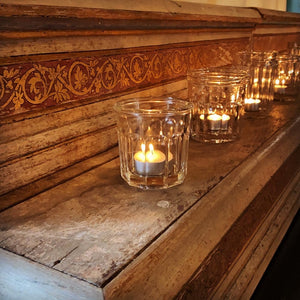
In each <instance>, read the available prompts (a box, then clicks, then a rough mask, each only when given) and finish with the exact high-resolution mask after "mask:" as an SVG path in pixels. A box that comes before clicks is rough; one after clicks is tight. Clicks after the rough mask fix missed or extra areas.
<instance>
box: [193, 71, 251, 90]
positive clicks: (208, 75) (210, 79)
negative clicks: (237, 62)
mask: <svg viewBox="0 0 300 300" xmlns="http://www.w3.org/2000/svg"><path fill="white" fill-rule="evenodd" d="M188 77H190V78H193V79H196V80H201V81H202V82H204V83H205V84H207V85H220V86H226V85H241V84H243V83H244V82H245V80H247V78H248V72H247V71H246V70H242V69H238V68H234V67H232V68H230V67H225V66H222V67H212V68H203V69H195V70H190V71H189V72H188Z"/></svg>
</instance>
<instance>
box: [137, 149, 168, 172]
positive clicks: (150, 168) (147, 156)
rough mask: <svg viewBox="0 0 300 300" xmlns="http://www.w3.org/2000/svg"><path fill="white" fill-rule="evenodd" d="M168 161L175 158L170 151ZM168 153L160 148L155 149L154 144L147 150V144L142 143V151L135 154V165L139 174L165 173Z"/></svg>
mask: <svg viewBox="0 0 300 300" xmlns="http://www.w3.org/2000/svg"><path fill="white" fill-rule="evenodd" d="M168 156H169V157H168V161H169V162H170V161H171V160H172V159H173V155H172V154H171V153H169V155H168ZM165 162H166V155H165V154H164V153H163V152H162V151H160V150H154V148H153V145H152V144H150V145H149V151H147V152H145V145H144V144H142V151H138V152H137V153H135V155H134V166H135V170H136V172H137V173H138V174H140V175H144V176H157V175H161V174H163V173H164V170H165Z"/></svg>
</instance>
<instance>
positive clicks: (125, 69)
mask: <svg viewBox="0 0 300 300" xmlns="http://www.w3.org/2000/svg"><path fill="white" fill-rule="evenodd" d="M247 42H248V40H247V39H237V40H226V41H225V40H223V41H215V42H212V41H210V42H209V43H207V42H202V43H197V44H195V43H193V44H185V45H170V46H167V47H166V46H165V47H151V48H150V49H149V48H147V49H142V48H137V49H136V51H132V49H131V50H125V49H124V52H122V53H120V52H118V53H115V54H114V53H112V54H107V52H105V53H103V54H101V52H100V54H99V52H97V53H96V54H95V53H94V52H90V53H88V54H86V55H85V56H82V57H78V56H77V57H75V58H72V57H71V55H70V58H64V59H61V58H59V57H58V56H57V55H56V56H55V57H53V59H51V60H50V59H49V60H46V61H44V60H42V59H40V61H39V62H36V61H34V62H24V63H18V64H10V65H4V66H0V115H7V114H18V113H21V112H26V111H30V110H36V109H41V108H45V107H50V106H56V105H59V104H62V103H68V102H75V101H82V100H88V99H95V97H98V98H99V99H101V98H104V97H106V96H108V95H115V94H118V93H123V92H127V91H132V90H136V89H141V88H147V87H151V86H153V85H160V84H164V83H167V82H171V81H174V80H178V79H180V78H182V77H184V76H186V73H187V70H189V69H194V68H200V67H206V66H221V65H226V64H230V63H231V61H232V54H233V53H236V52H237V51H239V50H242V49H244V48H245V47H246V46H247Z"/></svg>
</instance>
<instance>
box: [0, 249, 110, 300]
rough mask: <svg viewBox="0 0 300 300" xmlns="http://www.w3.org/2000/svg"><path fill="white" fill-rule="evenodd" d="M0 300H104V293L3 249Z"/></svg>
mask: <svg viewBox="0 0 300 300" xmlns="http://www.w3.org/2000/svg"><path fill="white" fill-rule="evenodd" d="M0 298H1V299H10V300H19V299H32V300H48V299H61V300H70V299H78V300H86V299H90V300H102V299H104V298H103V294H102V291H101V289H98V288H96V287H95V286H92V285H91V284H88V283H86V282H83V281H81V280H79V279H77V278H72V277H70V276H67V275H65V274H62V273H60V272H58V271H54V270H51V269H50V268H47V267H44V266H41V265H39V264H37V263H34V262H32V261H30V260H27V259H24V258H22V257H20V256H18V255H15V254H13V253H10V252H8V251H5V250H3V249H0Z"/></svg>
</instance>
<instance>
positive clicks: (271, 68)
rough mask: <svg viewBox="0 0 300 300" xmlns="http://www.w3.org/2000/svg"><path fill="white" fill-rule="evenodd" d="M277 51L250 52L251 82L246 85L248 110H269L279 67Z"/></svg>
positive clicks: (245, 106)
mask: <svg viewBox="0 0 300 300" xmlns="http://www.w3.org/2000/svg"><path fill="white" fill-rule="evenodd" d="M275 57H276V53H275V52H274V53H273V52H272V53H271V52H252V53H250V65H249V82H248V84H247V87H246V97H245V101H244V109H245V111H246V112H250V113H253V112H261V115H262V112H267V111H268V108H269V107H270V106H269V104H270V103H271V101H273V100H274V78H275V73H276V68H277V62H276V58H275Z"/></svg>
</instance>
